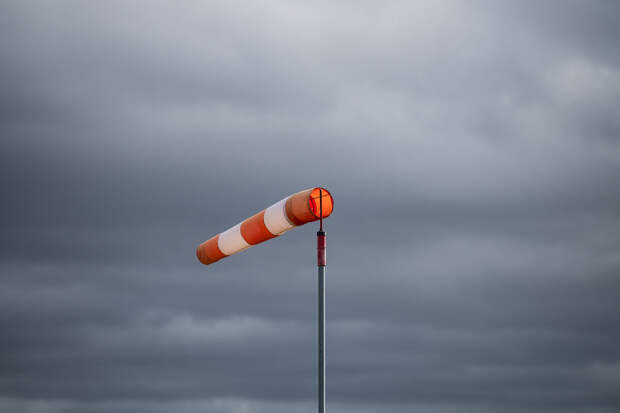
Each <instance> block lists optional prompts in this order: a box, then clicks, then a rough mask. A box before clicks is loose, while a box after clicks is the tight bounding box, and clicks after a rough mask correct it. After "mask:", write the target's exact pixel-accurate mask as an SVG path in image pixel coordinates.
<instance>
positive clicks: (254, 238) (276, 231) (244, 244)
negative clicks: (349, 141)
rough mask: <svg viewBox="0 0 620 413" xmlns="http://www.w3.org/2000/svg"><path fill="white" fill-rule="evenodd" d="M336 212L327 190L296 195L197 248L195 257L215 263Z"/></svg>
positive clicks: (206, 263)
mask: <svg viewBox="0 0 620 413" xmlns="http://www.w3.org/2000/svg"><path fill="white" fill-rule="evenodd" d="M333 209H334V199H333V198H332V196H331V194H330V193H329V191H328V190H327V189H325V188H310V189H306V190H304V191H300V192H297V193H296V194H293V195H291V196H289V197H286V198H284V199H283V200H281V201H279V202H276V203H275V204H273V205H272V206H270V207H268V208H266V209H264V210H262V211H260V212H259V213H257V214H256V215H254V216H252V217H250V218H248V219H246V220H245V221H243V222H241V223H239V224H237V225H235V226H234V227H232V228H230V229H227V230H226V231H224V232H222V233H219V234H217V235H216V236H214V237H213V238H211V239H209V240H207V241H205V242H203V243H202V244H200V245H199V246H198V248H196V256H197V257H198V260H200V262H201V263H203V264H205V265H209V264H213V263H214V262H216V261H219V260H221V259H222V258H225V257H227V256H229V255H232V254H236V253H237V252H241V251H243V250H245V249H247V248H250V247H251V246H253V245H256V244H260V243H261V242H265V241H267V240H270V239H271V238H275V237H277V236H279V235H282V234H284V233H285V232H286V231H288V230H291V229H293V228H295V227H298V226H301V225H304V224H307V223H308V222H313V221H318V220H321V221H322V218H327V217H328V216H330V215H331V213H332V210H333ZM321 224H322V222H321ZM321 227H322V225H321ZM321 231H322V228H321ZM319 260H320V258H319ZM323 265H325V264H323Z"/></svg>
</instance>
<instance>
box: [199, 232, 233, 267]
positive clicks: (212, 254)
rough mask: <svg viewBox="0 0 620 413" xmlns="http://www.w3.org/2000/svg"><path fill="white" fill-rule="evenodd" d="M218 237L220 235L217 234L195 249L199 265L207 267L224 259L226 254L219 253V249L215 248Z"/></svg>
mask: <svg viewBox="0 0 620 413" xmlns="http://www.w3.org/2000/svg"><path fill="white" fill-rule="evenodd" d="M219 237H220V234H217V235H216V236H214V237H213V238H211V239H209V240H207V241H205V242H203V243H202V244H200V245H199V246H198V248H196V256H197V257H198V260H199V261H200V262H201V263H203V264H205V265H209V264H213V263H214V262H216V261H219V260H221V259H222V258H224V257H226V254H224V253H223V252H222V251H220V248H219V247H218V246H217V240H218V238H219Z"/></svg>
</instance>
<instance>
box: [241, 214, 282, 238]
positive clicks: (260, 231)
mask: <svg viewBox="0 0 620 413" xmlns="http://www.w3.org/2000/svg"><path fill="white" fill-rule="evenodd" d="M241 236H242V237H243V239H245V240H246V242H247V243H248V244H250V245H256V244H258V243H260V242H263V241H267V240H268V239H271V238H275V237H276V235H274V234H272V233H271V232H269V230H268V229H267V226H266V225H265V210H262V211H261V212H259V213H258V214H256V215H254V216H253V217H251V218H248V219H246V220H245V221H243V223H242V224H241Z"/></svg>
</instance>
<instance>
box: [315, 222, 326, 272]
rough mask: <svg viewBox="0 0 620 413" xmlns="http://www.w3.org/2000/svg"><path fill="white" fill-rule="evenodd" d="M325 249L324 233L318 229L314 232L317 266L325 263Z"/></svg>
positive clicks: (323, 265)
mask: <svg viewBox="0 0 620 413" xmlns="http://www.w3.org/2000/svg"><path fill="white" fill-rule="evenodd" d="M325 249H326V241H325V233H324V232H323V231H319V232H317V234H316V252H317V265H318V266H319V267H325V266H326V265H327V259H326V254H325Z"/></svg>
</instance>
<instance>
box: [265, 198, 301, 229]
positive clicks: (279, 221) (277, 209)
mask: <svg viewBox="0 0 620 413" xmlns="http://www.w3.org/2000/svg"><path fill="white" fill-rule="evenodd" d="M288 198H289V197H286V198H284V199H283V200H281V201H279V202H276V203H275V204H273V205H272V206H270V207H269V208H267V209H265V216H264V219H263V220H264V222H265V226H266V227H267V230H269V232H271V233H272V234H273V235H281V234H283V233H285V232H286V231H288V230H289V229H293V228H295V226H296V225H294V224H293V223H291V221H289V219H288V217H287V216H286V200H287V199H288Z"/></svg>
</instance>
